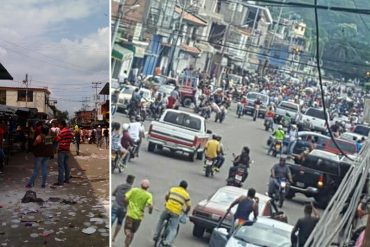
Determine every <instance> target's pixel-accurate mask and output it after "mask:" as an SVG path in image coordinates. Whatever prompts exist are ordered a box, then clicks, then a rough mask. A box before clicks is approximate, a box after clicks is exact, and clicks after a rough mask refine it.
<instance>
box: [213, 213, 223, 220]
mask: <svg viewBox="0 0 370 247" xmlns="http://www.w3.org/2000/svg"><path fill="white" fill-rule="evenodd" d="M211 218H212V219H213V220H219V219H220V218H221V217H220V216H219V215H217V214H212V215H211Z"/></svg>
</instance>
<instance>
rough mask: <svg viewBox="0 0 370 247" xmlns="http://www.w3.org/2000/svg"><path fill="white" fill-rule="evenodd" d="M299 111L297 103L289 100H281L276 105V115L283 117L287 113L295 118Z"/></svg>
mask: <svg viewBox="0 0 370 247" xmlns="http://www.w3.org/2000/svg"><path fill="white" fill-rule="evenodd" d="M300 112H301V111H300V106H299V104H296V103H294V102H290V101H281V102H280V104H279V105H278V106H277V107H276V117H278V116H281V117H284V116H285V115H286V114H287V113H288V114H289V115H290V117H291V118H292V119H294V120H296V119H297V117H298V116H299V114H300Z"/></svg>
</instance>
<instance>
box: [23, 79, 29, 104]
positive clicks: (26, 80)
mask: <svg viewBox="0 0 370 247" xmlns="http://www.w3.org/2000/svg"><path fill="white" fill-rule="evenodd" d="M23 83H24V84H25V85H26V108H27V107H28V104H27V103H28V74H26V77H25V79H24V80H23Z"/></svg>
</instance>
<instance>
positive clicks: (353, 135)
mask: <svg viewBox="0 0 370 247" xmlns="http://www.w3.org/2000/svg"><path fill="white" fill-rule="evenodd" d="M362 137H364V136H363V135H360V134H357V133H354V132H349V131H347V132H344V133H343V134H341V135H340V137H339V138H340V139H343V140H347V141H353V140H355V139H356V140H361V138H362ZM366 139H367V138H366Z"/></svg>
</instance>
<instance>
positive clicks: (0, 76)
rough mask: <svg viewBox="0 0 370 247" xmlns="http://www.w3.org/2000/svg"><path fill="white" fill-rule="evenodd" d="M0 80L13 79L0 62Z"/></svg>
mask: <svg viewBox="0 0 370 247" xmlns="http://www.w3.org/2000/svg"><path fill="white" fill-rule="evenodd" d="M0 80H13V77H12V76H11V75H10V74H9V72H8V71H7V70H6V68H5V67H4V66H3V65H2V64H1V63H0Z"/></svg>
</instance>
